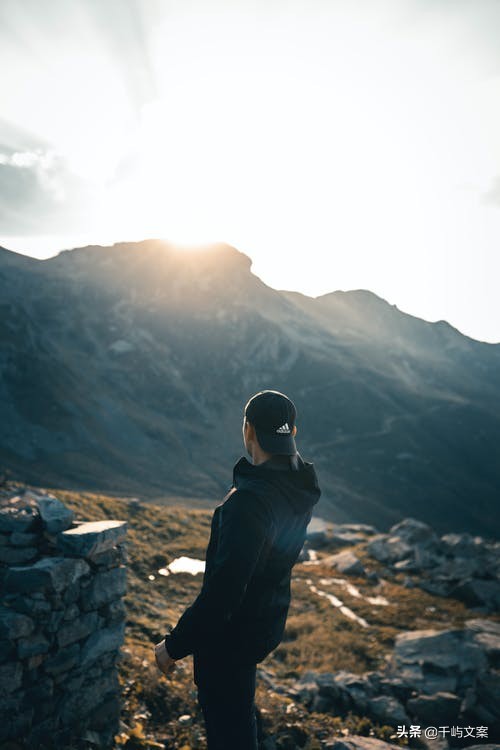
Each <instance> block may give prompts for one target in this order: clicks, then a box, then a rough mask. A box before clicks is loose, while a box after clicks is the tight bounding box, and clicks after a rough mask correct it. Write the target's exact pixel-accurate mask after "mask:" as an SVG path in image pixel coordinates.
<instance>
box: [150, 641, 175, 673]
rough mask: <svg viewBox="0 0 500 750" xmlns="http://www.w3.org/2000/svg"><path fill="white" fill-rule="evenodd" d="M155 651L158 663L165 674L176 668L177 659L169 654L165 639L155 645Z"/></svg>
mask: <svg viewBox="0 0 500 750" xmlns="http://www.w3.org/2000/svg"><path fill="white" fill-rule="evenodd" d="M154 653H155V660H156V665H157V667H158V669H159V670H160V671H161V672H163V674H169V673H170V672H172V671H173V670H174V669H175V661H176V660H175V659H172V657H171V656H170V655H169V653H168V651H167V649H166V646H165V639H163V640H162V641H160V642H159V643H157V644H156V645H155V648H154Z"/></svg>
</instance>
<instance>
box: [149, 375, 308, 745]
mask: <svg viewBox="0 0 500 750" xmlns="http://www.w3.org/2000/svg"><path fill="white" fill-rule="evenodd" d="M295 419H296V409H295V405H294V403H293V402H292V401H291V400H290V399H289V398H288V397H287V396H285V395H284V394H283V393H280V392H279V391H272V390H266V391H260V392H259V393H257V394H256V395H255V396H253V397H252V398H251V399H250V400H249V401H248V403H247V404H246V406H245V410H244V419H243V442H244V445H245V449H246V450H247V452H248V454H249V455H250V456H251V459H252V462H251V463H250V462H249V461H248V460H247V459H246V458H245V457H242V458H240V459H239V461H238V462H237V463H236V465H235V466H234V469H233V484H232V486H231V489H230V490H229V492H228V493H227V495H226V496H225V498H224V499H223V501H222V503H221V504H219V505H218V506H217V507H216V508H215V511H214V514H213V517H212V526H211V534H210V541H209V543H208V547H207V551H206V565H205V573H204V577H203V585H202V588H201V591H200V594H199V595H198V597H197V598H196V600H195V601H194V603H193V604H192V605H191V606H189V607H188V608H187V609H186V610H185V612H184V613H183V614H182V616H181V617H180V618H179V621H178V623H177V625H176V626H175V628H173V630H171V632H169V633H167V634H166V635H165V638H164V639H163V640H162V641H161V642H160V643H157V644H156V646H155V647H154V651H155V658H156V663H157V665H158V667H159V669H160V670H161V671H162V672H164V673H165V674H168V673H169V672H170V671H171V670H172V669H173V666H174V664H175V661H176V660H177V659H182V658H183V657H185V656H187V655H188V654H193V668H194V669H193V672H194V682H195V684H196V686H197V689H198V701H199V703H200V706H201V708H202V711H203V716H204V720H205V726H206V731H207V747H208V750H226V749H227V750H257V717H256V707H255V701H254V699H255V680H256V665H257V663H258V662H260V661H262V660H263V659H264V658H265V657H266V656H267V655H268V654H269V653H271V651H273V650H274V649H275V648H276V647H277V646H278V644H279V643H280V642H281V639H282V637H283V633H284V629H285V623H286V619H287V614H288V609H289V605H290V579H291V571H292V567H293V565H294V563H295V562H296V560H297V558H298V556H299V553H300V551H301V549H302V546H303V544H304V541H305V538H306V528H307V525H308V523H309V521H310V520H311V516H312V509H313V506H314V505H315V504H316V503H317V502H318V500H319V497H320V494H321V491H320V488H319V486H318V480H317V477H316V472H315V470H314V466H313V464H312V463H308V462H305V461H303V460H302V458H301V456H300V454H299V453H298V451H297V448H296V445H295V434H296V432H297V427H296V425H295Z"/></svg>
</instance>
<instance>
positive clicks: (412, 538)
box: [389, 518, 439, 545]
mask: <svg viewBox="0 0 500 750" xmlns="http://www.w3.org/2000/svg"><path fill="white" fill-rule="evenodd" d="M389 535H390V536H397V537H399V539H402V540H404V541H405V542H407V543H408V544H410V545H411V544H430V543H433V544H435V543H437V542H438V541H439V537H438V535H437V534H436V532H435V531H434V529H432V528H431V527H430V526H429V525H428V524H426V523H424V522H423V521H418V520H417V519H416V518H403V520H402V521H399V522H398V523H395V524H394V525H393V526H391V528H390V529H389Z"/></svg>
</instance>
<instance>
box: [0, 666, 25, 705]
mask: <svg viewBox="0 0 500 750" xmlns="http://www.w3.org/2000/svg"><path fill="white" fill-rule="evenodd" d="M22 679H23V667H22V664H21V662H20V661H11V662H8V663H7V664H2V665H0V696H2V695H6V694H8V693H13V692H14V690H17V688H18V687H20V686H21V683H22Z"/></svg>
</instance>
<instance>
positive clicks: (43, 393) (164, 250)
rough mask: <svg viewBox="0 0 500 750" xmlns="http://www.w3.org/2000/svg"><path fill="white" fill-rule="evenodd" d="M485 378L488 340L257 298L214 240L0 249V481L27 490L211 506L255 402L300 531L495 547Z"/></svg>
mask: <svg viewBox="0 0 500 750" xmlns="http://www.w3.org/2000/svg"><path fill="white" fill-rule="evenodd" d="M499 372H500V344H488V343H483V342H479V341H476V340H474V339H471V338H469V337H467V336H464V335H463V334H461V333H460V332H459V331H457V330H456V329H455V328H453V327H452V326H450V325H449V324H448V323H446V322H445V321H439V322H437V323H429V322H426V321H423V320H420V319H419V318H417V317H414V316H412V315H408V314H406V313H403V312H401V311H400V310H398V309H397V307H396V306H395V305H390V304H388V303H387V302H386V301H385V300H383V299H381V298H380V297H378V296H377V295H375V294H373V293H372V292H369V291H367V290H355V291H349V292H341V291H336V292H333V293H331V294H326V295H323V296H321V297H317V298H310V297H306V296H304V295H301V294H298V293H295V292H286V291H278V290H275V289H272V288H270V287H268V286H267V285H266V284H264V283H263V282H262V281H261V280H260V279H259V278H257V277H256V276H255V275H254V274H252V272H251V261H250V259H249V258H248V257H247V256H246V255H244V254H242V253H240V252H238V251H237V250H236V249H234V248H232V247H230V246H228V245H224V244H216V245H211V246H209V247H206V248H193V249H190V250H185V249H179V248H176V247H175V246H172V245H170V244H168V243H166V242H164V241H162V240H158V239H149V240H144V241H143V242H122V243H116V244H114V245H113V246H111V247H101V246H87V247H82V248H76V249H74V250H66V251H63V252H61V253H59V255H57V256H55V257H53V258H49V259H47V260H35V259H33V258H29V257H26V256H23V255H19V254H17V253H14V252H11V251H9V250H7V249H5V248H0V466H1V467H3V468H4V469H7V470H9V471H10V472H11V474H12V475H13V476H14V477H17V478H19V479H22V480H24V481H28V482H33V483H40V484H43V485H45V486H52V487H62V486H65V487H73V488H75V489H83V490H84V489H89V490H90V489H91V490H100V491H106V492H108V493H109V492H111V493H113V494H116V495H119V494H137V495H140V496H141V497H144V498H155V499H161V498H168V497H175V498H181V499H183V500H184V502H185V503H187V504H189V503H192V502H198V503H200V502H202V501H203V500H207V501H210V502H211V503H214V502H216V501H217V502H219V501H220V499H221V497H222V493H223V492H224V491H225V490H226V488H227V487H228V485H229V484H230V482H231V469H232V465H233V463H234V462H235V461H236V460H237V459H238V457H239V456H240V455H241V453H242V442H241V421H242V415H243V406H244V404H245V402H246V400H247V399H248V398H249V397H250V396H251V395H253V393H255V392H256V391H258V390H261V389H264V388H275V389H278V390H282V391H284V392H285V393H287V394H288V395H290V397H291V398H292V399H293V400H294V401H295V403H296V404H297V409H298V433H297V442H298V446H299V449H300V451H301V453H302V455H303V456H304V458H306V459H308V460H313V461H314V463H315V465H316V467H317V471H318V475H319V478H320V483H321V486H322V489H323V495H322V498H321V500H320V502H319V504H318V506H316V507H317V511H316V512H317V513H318V515H319V516H321V517H323V518H325V519H327V520H333V521H337V522H349V521H358V522H366V523H373V524H375V525H376V526H377V527H378V528H380V529H387V528H388V527H389V526H390V525H391V524H393V523H394V522H396V521H398V520H400V519H401V518H403V517H405V516H412V517H414V518H417V519H420V520H422V521H425V522H428V523H431V524H432V525H433V526H434V527H435V528H436V530H437V531H439V532H446V531H450V530H453V531H457V532H460V531H469V532H471V533H477V534H487V535H489V536H491V535H492V534H493V535H496V536H498V535H500V514H499V512H498V497H499V487H500V386H499V378H498V375H499Z"/></svg>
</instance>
